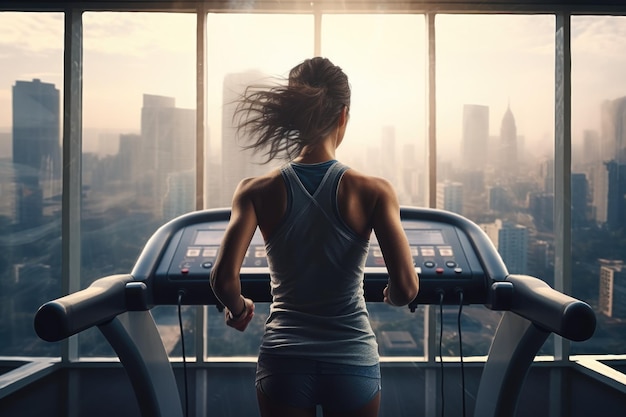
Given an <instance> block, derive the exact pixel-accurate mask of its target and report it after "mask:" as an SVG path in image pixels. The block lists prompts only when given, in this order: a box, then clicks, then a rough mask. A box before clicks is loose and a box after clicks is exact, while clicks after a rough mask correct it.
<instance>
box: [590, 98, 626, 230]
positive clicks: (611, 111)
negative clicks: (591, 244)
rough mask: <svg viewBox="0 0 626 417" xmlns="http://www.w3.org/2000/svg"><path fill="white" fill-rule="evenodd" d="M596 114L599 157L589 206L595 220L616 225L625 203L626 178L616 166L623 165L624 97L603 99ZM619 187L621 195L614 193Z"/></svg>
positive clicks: (625, 138) (625, 137) (625, 133)
mask: <svg viewBox="0 0 626 417" xmlns="http://www.w3.org/2000/svg"><path fill="white" fill-rule="evenodd" d="M600 115H601V126H600V127H601V129H600V146H599V154H600V157H599V159H598V160H597V161H596V162H595V166H594V168H593V206H594V209H595V216H596V221H597V222H598V223H601V224H602V223H607V224H609V223H610V224H613V225H616V224H617V223H616V222H617V221H618V219H619V218H620V217H621V218H622V219H623V217H624V215H623V214H622V215H620V214H619V210H622V211H623V210H624V209H625V207H624V206H625V205H626V202H624V198H623V195H624V194H623V190H624V188H625V187H626V177H624V168H620V166H623V165H626V97H621V98H618V99H615V100H607V101H605V102H603V103H602V106H601V109H600ZM620 190H621V192H622V194H616V193H619V192H620ZM620 195H621V196H622V197H620ZM620 200H621V201H620ZM619 222H620V223H621V222H622V220H619ZM622 225H623V224H622Z"/></svg>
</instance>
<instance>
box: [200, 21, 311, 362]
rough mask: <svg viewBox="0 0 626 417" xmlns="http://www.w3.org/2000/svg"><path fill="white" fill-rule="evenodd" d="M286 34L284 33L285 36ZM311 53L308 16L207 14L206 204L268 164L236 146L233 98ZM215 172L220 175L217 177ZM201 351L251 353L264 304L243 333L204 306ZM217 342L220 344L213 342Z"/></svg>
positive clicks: (222, 201)
mask: <svg viewBox="0 0 626 417" xmlns="http://www.w3.org/2000/svg"><path fill="white" fill-rule="evenodd" d="M286 34H289V35H288V36H286ZM312 54H313V17H312V16H310V15H281V14H272V15H264V14H209V15H208V17H207V62H208V65H207V75H208V76H207V94H206V96H207V112H208V114H207V131H208V143H209V146H207V148H208V149H209V157H208V159H207V164H208V169H207V170H206V172H207V178H206V184H207V187H208V192H207V195H206V198H205V201H206V205H207V206H208V207H210V208H215V207H230V202H231V199H232V194H233V192H234V191H235V187H236V186H237V184H238V183H239V181H240V180H242V179H243V178H245V177H248V176H253V175H259V174H261V173H265V172H266V171H268V170H269V169H270V168H271V166H268V165H261V164H260V162H261V161H262V159H259V158H258V157H257V156H255V155H253V154H252V153H250V152H244V151H242V149H241V146H240V145H241V144H242V143H241V142H239V140H242V139H243V138H237V137H236V135H235V130H234V127H233V124H232V114H233V109H234V105H233V101H234V100H235V99H236V98H237V97H238V95H239V94H241V93H242V92H243V88H245V87H246V86H247V85H249V84H263V85H268V84H270V85H271V84H275V83H276V82H280V79H281V78H286V77H287V76H288V74H289V70H290V69H291V68H292V67H294V66H295V65H297V64H299V63H300V62H302V61H303V60H304V59H306V58H309V57H310V56H311V55H312ZM216 173H219V174H217V175H216ZM205 311H206V323H207V326H206V327H207V329H206V332H207V333H206V355H207V356H210V357H224V356H229V357H230V356H256V355H257V353H258V348H259V344H260V341H261V335H262V333H263V325H264V323H265V319H266V318H267V314H268V313H269V304H263V303H258V304H257V305H256V309H255V317H254V319H253V321H252V322H251V323H250V325H249V326H248V328H247V329H246V331H245V333H243V334H241V333H239V332H235V331H233V329H231V328H230V327H226V326H225V325H224V316H223V314H222V313H219V312H218V311H217V309H215V307H212V306H211V307H207V308H206V310H205ZM215 341H219V342H217V343H216V342H215Z"/></svg>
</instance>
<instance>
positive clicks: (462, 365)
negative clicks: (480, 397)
mask: <svg viewBox="0 0 626 417" xmlns="http://www.w3.org/2000/svg"><path fill="white" fill-rule="evenodd" d="M462 311H463V291H462V290H459V316H458V317H457V325H458V329H459V354H460V356H461V400H462V403H463V417H465V365H464V363H463V339H462V337H461V313H462Z"/></svg>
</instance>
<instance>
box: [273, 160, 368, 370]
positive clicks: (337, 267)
mask: <svg viewBox="0 0 626 417" xmlns="http://www.w3.org/2000/svg"><path fill="white" fill-rule="evenodd" d="M347 169H348V167H346V166H345V165H343V164H341V163H339V162H336V163H334V164H333V165H332V166H331V167H330V168H328V170H327V172H326V174H325V176H324V177H323V179H322V181H321V183H320V185H319V186H318V187H317V189H316V190H315V192H314V193H313V194H310V193H309V192H308V191H307V190H306V188H305V187H304V185H303V184H302V183H301V181H300V179H299V178H298V176H297V174H296V173H295V171H294V170H293V167H292V165H291V164H287V165H286V166H284V167H283V168H282V170H281V173H282V176H283V179H284V181H285V184H286V187H287V211H286V213H285V216H284V219H283V221H282V223H281V225H280V226H279V227H278V228H277V229H276V231H275V232H274V234H273V235H272V236H271V237H270V239H269V240H268V241H267V242H266V251H267V258H268V263H269V268H270V276H271V292H272V298H273V302H272V304H271V306H270V314H269V317H268V319H267V321H266V324H265V333H264V336H263V341H262V343H261V352H263V353H268V354H277V355H290V356H298V357H305V358H310V359H317V360H323V361H327V362H337V363H344V364H350V365H364V366H369V365H374V364H376V363H377V362H378V345H377V344H376V339H375V336H374V332H373V331H372V327H371V325H370V322H369V316H368V312H367V309H366V305H365V299H364V297H363V268H364V266H365V260H366V257H367V251H368V249H369V241H367V240H365V239H363V238H361V237H360V236H358V235H356V234H355V233H354V231H352V230H351V229H350V228H349V227H348V226H347V225H346V224H345V222H344V221H343V220H342V219H341V216H340V215H339V209H338V206H337V189H338V186H339V182H340V181H341V178H342V176H343V173H344V172H345V171H346V170H347Z"/></svg>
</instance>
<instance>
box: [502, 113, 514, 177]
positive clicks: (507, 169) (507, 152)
mask: <svg viewBox="0 0 626 417" xmlns="http://www.w3.org/2000/svg"><path fill="white" fill-rule="evenodd" d="M517 146H518V143H517V126H516V125H515V117H514V116H513V112H512V111H511V105H509V106H508V107H507V109H506V112H504V116H503V117H502V123H501V125H500V149H499V151H500V152H499V155H498V159H499V161H498V166H499V167H500V168H501V172H502V174H503V175H506V176H508V177H514V176H515V175H516V174H517V168H518V163H519V161H518V155H517V154H518V152H517Z"/></svg>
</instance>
